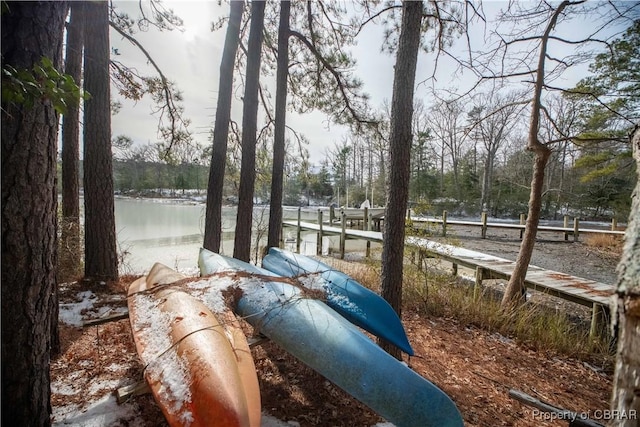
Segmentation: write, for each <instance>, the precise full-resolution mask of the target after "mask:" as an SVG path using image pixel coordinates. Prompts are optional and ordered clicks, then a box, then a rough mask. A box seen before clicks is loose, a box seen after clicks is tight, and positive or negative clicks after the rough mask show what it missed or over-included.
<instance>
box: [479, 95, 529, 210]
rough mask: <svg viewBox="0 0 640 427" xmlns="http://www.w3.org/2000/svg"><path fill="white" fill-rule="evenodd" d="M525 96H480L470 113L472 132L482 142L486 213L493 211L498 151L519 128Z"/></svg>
mask: <svg viewBox="0 0 640 427" xmlns="http://www.w3.org/2000/svg"><path fill="white" fill-rule="evenodd" d="M522 97H523V95H522V93H518V92H511V93H509V94H507V95H501V94H500V93H496V92H494V91H491V92H489V93H488V94H483V95H480V96H478V97H477V98H476V99H475V101H474V104H473V107H472V110H471V111H470V112H469V118H470V119H471V128H470V130H468V131H467V132H468V133H469V132H472V134H473V135H475V136H476V137H477V138H479V139H480V140H481V141H482V144H483V146H484V154H485V161H484V167H483V177H482V193H481V197H480V204H481V208H482V210H483V211H490V210H491V186H492V183H493V170H494V165H495V161H496V156H497V154H498V150H500V148H501V147H502V146H503V145H504V143H505V141H506V140H507V138H508V137H509V134H510V132H512V131H513V130H514V128H515V127H516V122H517V119H518V117H519V113H520V112H521V110H522V109H523V105H524V104H526V102H522V101H520V99H522Z"/></svg>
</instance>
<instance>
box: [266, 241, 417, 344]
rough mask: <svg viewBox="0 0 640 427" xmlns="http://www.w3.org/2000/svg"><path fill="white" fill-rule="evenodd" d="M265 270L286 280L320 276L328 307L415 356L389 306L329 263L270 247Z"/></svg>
mask: <svg viewBox="0 0 640 427" xmlns="http://www.w3.org/2000/svg"><path fill="white" fill-rule="evenodd" d="M262 267H263V268H266V269H267V270H269V271H272V272H274V273H277V274H279V275H281V276H285V277H297V276H301V275H306V274H313V273H318V274H319V275H320V276H321V277H322V279H323V282H324V283H323V287H324V289H325V292H326V295H327V297H326V298H327V305H328V306H329V307H331V308H333V309H334V310H335V311H337V312H338V313H340V314H341V315H342V316H344V317H345V318H346V319H347V320H349V321H350V322H351V323H353V324H354V325H357V326H359V327H361V328H362V329H364V330H365V331H368V332H371V333H372V334H373V335H375V336H377V337H380V338H382V339H384V340H386V341H388V342H390V343H391V344H393V345H395V346H396V347H398V348H399V349H400V350H402V351H404V352H405V353H407V354H408V355H409V356H413V355H414V353H413V348H411V344H409V339H408V338H407V333H406V332H405V330H404V327H403V326H402V321H401V320H400V318H399V317H398V314H397V313H396V311H395V310H394V309H393V308H392V307H391V305H389V303H388V302H387V301H386V300H385V299H384V298H382V297H381V296H380V295H378V294H377V293H375V292H373V291H372V290H371V289H369V288H366V287H364V286H362V285H361V284H360V283H358V282H356V281H355V280H353V279H352V278H351V277H349V276H348V275H346V274H344V273H343V272H341V271H338V270H336V269H334V268H332V267H330V266H328V265H327V264H325V263H323V262H320V261H318V260H316V259H313V258H309V257H307V256H304V255H298V254H294V253H293V252H289V251H284V250H282V249H278V248H270V249H269V253H268V254H267V255H266V256H265V257H264V258H263V259H262Z"/></svg>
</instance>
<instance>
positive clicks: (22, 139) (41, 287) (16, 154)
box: [1, 2, 67, 426]
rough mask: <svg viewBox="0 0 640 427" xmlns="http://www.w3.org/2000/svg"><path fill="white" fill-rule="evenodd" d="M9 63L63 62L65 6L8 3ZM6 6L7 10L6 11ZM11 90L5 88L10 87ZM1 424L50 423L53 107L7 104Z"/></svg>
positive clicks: (40, 102) (5, 42)
mask: <svg viewBox="0 0 640 427" xmlns="http://www.w3.org/2000/svg"><path fill="white" fill-rule="evenodd" d="M2 7H3V13H2V63H3V68H4V66H6V65H11V66H13V67H14V68H16V69H18V70H31V69H33V66H34V64H36V63H39V62H40V60H41V59H42V58H43V57H47V58H50V59H51V60H52V62H53V64H54V65H55V66H57V67H59V66H60V64H61V59H62V40H63V28H64V20H65V17H66V13H67V4H66V3H65V2H8V3H6V4H3V6H2ZM5 7H7V8H8V10H7V11H4V8H5ZM3 84H4V83H3ZM1 115H2V283H1V287H2V302H1V304H2V334H1V335H2V425H7V426H8V425H16V426H18V425H20V426H46V425H50V423H51V422H50V413H51V406H50V396H51V393H50V389H49V384H50V376H49V368H50V358H51V353H50V352H51V345H52V330H54V326H53V324H57V308H58V300H57V294H56V272H55V267H56V261H57V259H56V257H57V232H56V227H57V194H56V161H57V144H56V142H57V131H58V116H57V114H56V112H55V110H54V108H53V106H52V103H51V101H48V100H44V99H34V100H33V105H31V106H25V105H16V104H12V103H11V104H10V103H6V102H5V101H4V100H3V101H2V113H1Z"/></svg>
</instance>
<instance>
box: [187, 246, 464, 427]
mask: <svg viewBox="0 0 640 427" xmlns="http://www.w3.org/2000/svg"><path fill="white" fill-rule="evenodd" d="M198 264H199V266H200V273H201V274H202V275H203V276H204V275H209V274H213V273H223V272H229V271H243V272H247V273H251V275H234V276H228V275H227V276H221V277H225V279H221V280H229V277H233V280H234V286H236V287H238V288H240V289H241V290H242V294H241V296H240V297H239V298H238V300H237V302H236V307H235V310H236V312H237V314H239V315H240V316H243V317H244V318H245V319H246V320H247V321H248V322H249V323H250V324H251V325H253V326H254V327H255V328H256V329H258V330H259V331H260V332H261V333H262V334H264V335H265V336H267V337H268V338H269V339H271V340H272V341H273V342H275V343H276V344H278V345H279V346H280V347H282V348H283V349H284V350H286V351H287V352H289V353H290V354H291V355H293V356H294V357H296V358H297V359H299V360H300V361H302V362H303V363H305V364H306V365H308V366H309V367H311V368H312V369H314V370H315V371H317V372H318V373H320V374H321V375H323V376H324V377H325V378H327V379H328V380H330V381H332V382H333V383H334V384H336V385H337V386H338V387H340V388H342V389H343V390H345V391H346V392H347V393H349V394H350V395H352V396H353V397H355V398H356V399H358V400H360V401H361V402H362V403H364V404H365V405H367V406H368V407H370V408H371V409H372V410H374V411H375V412H376V413H378V414H379V415H381V416H382V417H384V418H385V419H386V420H387V421H389V422H391V423H393V424H395V425H396V426H397V427H416V426H420V427H429V426H434V427H436V426H437V427H450V426H451V427H458V426H463V422H462V417H461V416H460V412H459V411H458V409H457V408H456V406H455V404H454V403H453V402H452V401H451V399H450V398H449V397H448V396H447V395H446V394H445V393H444V392H442V391H441V390H440V389H439V388H438V387H436V386H435V385H434V384H432V383H431V382H429V381H427V380H426V379H424V378H423V377H421V376H420V375H418V374H417V373H416V372H414V371H413V370H412V369H410V368H409V367H408V366H406V365H405V364H403V363H402V362H400V361H398V360H397V359H395V358H394V357H392V356H391V355H389V354H388V353H387V352H385V351H384V350H382V349H381V348H380V347H379V346H378V345H376V344H375V343H374V342H373V341H371V340H370V339H369V338H368V337H367V336H366V335H365V334H364V333H362V332H361V331H360V330H359V329H358V328H356V327H355V326H354V325H353V324H351V323H350V322H348V321H347V320H346V319H345V318H343V317H342V316H340V315H339V314H337V313H336V312H335V311H334V310H332V309H331V308H330V307H328V306H327V305H326V304H324V303H323V302H322V301H320V300H317V299H312V298H308V297H306V296H305V293H304V291H302V290H301V289H300V288H299V287H296V286H293V285H291V284H289V283H286V282H283V281H282V280H280V281H273V280H270V277H269V276H271V277H274V276H273V273H269V272H267V271H266V270H264V269H261V268H259V267H256V266H254V265H251V264H247V263H244V262H242V261H239V260H236V259H232V258H227V257H224V256H222V255H218V254H215V253H212V252H210V251H207V250H204V249H203V250H201V251H200V258H199V262H198Z"/></svg>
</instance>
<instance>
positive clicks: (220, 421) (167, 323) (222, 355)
mask: <svg viewBox="0 0 640 427" xmlns="http://www.w3.org/2000/svg"><path fill="white" fill-rule="evenodd" d="M183 278H184V276H182V275H180V274H178V273H176V272H175V271H173V270H171V269H169V268H168V267H165V266H162V265H160V264H156V265H155V266H154V267H153V268H152V270H151V271H150V273H149V275H148V276H147V277H142V278H140V279H138V280H136V281H135V282H133V283H132V284H131V285H130V286H129V291H128V300H129V313H130V321H131V327H132V332H133V336H134V341H135V344H136V348H137V350H138V354H139V355H140V358H141V359H142V362H143V364H144V365H145V373H144V376H145V379H146V380H147V382H148V383H149V386H150V388H151V391H152V393H153V395H154V398H155V400H156V402H157V403H158V405H159V406H160V408H161V410H162V412H163V414H164V415H165V418H166V419H167V421H168V423H169V425H171V426H247V427H258V426H259V425H260V417H261V405H260V392H259V386H258V379H257V374H256V371H255V366H254V364H253V358H252V357H251V353H250V350H249V346H248V343H247V341H246V338H245V337H244V334H242V331H241V330H239V329H237V328H235V327H233V326H232V323H231V322H230V318H229V316H232V317H233V314H232V313H231V312H228V313H216V314H214V313H213V312H212V311H211V310H209V309H208V308H207V307H206V306H205V305H204V304H203V303H202V302H200V301H199V300H198V299H196V298H194V297H193V296H191V295H189V294H188V293H186V292H184V291H183V290H182V289H181V288H180V287H178V286H164V285H170V284H172V283H174V282H175V281H176V280H180V279H183Z"/></svg>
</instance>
